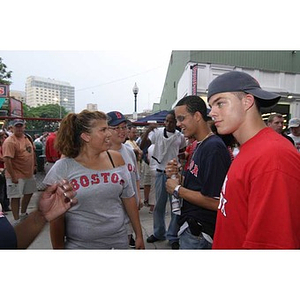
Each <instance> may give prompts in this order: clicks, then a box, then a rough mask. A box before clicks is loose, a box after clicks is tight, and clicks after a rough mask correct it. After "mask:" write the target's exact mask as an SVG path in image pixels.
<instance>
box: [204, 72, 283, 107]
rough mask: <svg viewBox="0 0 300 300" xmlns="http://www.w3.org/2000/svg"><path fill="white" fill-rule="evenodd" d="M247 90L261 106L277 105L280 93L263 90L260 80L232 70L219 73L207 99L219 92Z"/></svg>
mask: <svg viewBox="0 0 300 300" xmlns="http://www.w3.org/2000/svg"><path fill="white" fill-rule="evenodd" d="M226 92H245V93H247V94H251V95H253V96H254V97H256V98H257V100H258V102H259V105H260V106H261V107H269V106H273V105H275V104H276V103H277V102H278V101H279V99H280V97H281V96H280V95H278V94H275V93H271V92H267V91H265V90H263V89H262V88H261V87H260V85H259V83H258V81H257V80H256V79H254V78H253V77H252V76H250V75H249V74H247V73H244V72H239V71H231V72H227V73H225V74H222V75H219V76H218V77H217V78H215V79H214V80H213V81H212V82H211V83H210V84H209V86H208V95H207V99H209V98H210V97H211V96H213V95H215V94H218V93H226Z"/></svg>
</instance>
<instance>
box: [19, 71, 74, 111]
mask: <svg viewBox="0 0 300 300" xmlns="http://www.w3.org/2000/svg"><path fill="white" fill-rule="evenodd" d="M25 94H26V100H25V103H26V104H27V105H28V106H30V107H37V106H41V105H45V104H59V105H61V106H63V107H64V108H65V109H66V110H67V111H68V112H74V111H75V89H74V87H73V86H71V85H70V83H68V82H65V81H58V80H55V79H50V78H42V77H37V76H29V77H27V79H26V85H25Z"/></svg>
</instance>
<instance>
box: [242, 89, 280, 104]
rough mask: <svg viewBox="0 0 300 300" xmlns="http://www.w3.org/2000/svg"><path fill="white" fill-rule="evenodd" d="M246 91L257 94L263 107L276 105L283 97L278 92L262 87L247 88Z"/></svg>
mask: <svg viewBox="0 0 300 300" xmlns="http://www.w3.org/2000/svg"><path fill="white" fill-rule="evenodd" d="M245 92H246V93H249V94H251V95H253V96H255V97H256V98H257V100H258V102H259V104H260V106H261V107H269V106H274V105H275V104H277V102H278V101H279V99H280V98H281V96H280V95H278V94H275V93H271V92H267V91H265V90H262V89H251V90H245Z"/></svg>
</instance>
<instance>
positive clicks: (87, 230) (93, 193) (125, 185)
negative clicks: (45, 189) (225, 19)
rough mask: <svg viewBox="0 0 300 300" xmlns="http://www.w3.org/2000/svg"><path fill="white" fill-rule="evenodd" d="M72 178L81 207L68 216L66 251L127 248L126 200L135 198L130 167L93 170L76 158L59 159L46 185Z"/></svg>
mask: <svg viewBox="0 0 300 300" xmlns="http://www.w3.org/2000/svg"><path fill="white" fill-rule="evenodd" d="M61 179H68V180H69V182H70V183H71V184H72V185H73V188H74V190H75V191H76V193H77V195H76V198H77V199H78V204H76V205H74V206H73V207H72V208H71V209H70V210H69V211H68V212H67V213H66V214H65V226H66V227H65V234H66V242H65V248H66V249H75V248H77V249H83V248H87V249H112V248H115V249H126V248H128V238H127V231H126V227H125V220H126V218H125V216H126V213H125V210H124V206H123V203H122V198H129V197H132V196H133V195H134V190H133V187H132V184H131V178H130V174H129V172H128V170H127V167H126V166H125V165H124V166H120V167H117V168H114V169H111V170H101V171H97V170H91V169H88V168H85V167H84V166H82V165H81V164H79V163H78V162H76V161H75V160H74V159H72V158H62V159H60V160H58V161H57V162H56V163H55V164H54V166H53V167H52V168H51V169H50V171H49V173H48V174H47V175H46V177H45V179H44V181H43V183H44V184H47V185H51V184H52V183H54V182H57V181H59V180H61Z"/></svg>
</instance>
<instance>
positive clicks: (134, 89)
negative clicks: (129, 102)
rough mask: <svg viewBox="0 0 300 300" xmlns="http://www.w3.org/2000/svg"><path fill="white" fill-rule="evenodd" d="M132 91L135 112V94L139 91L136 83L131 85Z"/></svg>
mask: <svg viewBox="0 0 300 300" xmlns="http://www.w3.org/2000/svg"><path fill="white" fill-rule="evenodd" d="M132 91H133V94H134V112H135V113H136V100H137V99H136V98H137V94H138V92H139V88H138V86H137V85H136V83H135V84H134V87H133V89H132Z"/></svg>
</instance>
